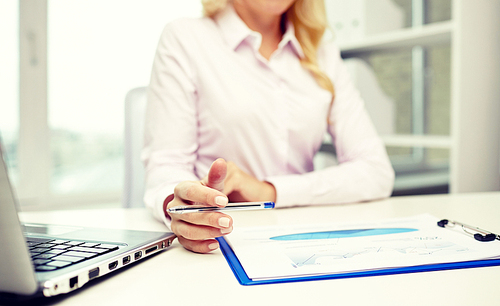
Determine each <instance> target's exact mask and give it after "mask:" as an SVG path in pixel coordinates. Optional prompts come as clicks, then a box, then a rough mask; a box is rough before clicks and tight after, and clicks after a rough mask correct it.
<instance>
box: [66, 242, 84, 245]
mask: <svg viewBox="0 0 500 306" xmlns="http://www.w3.org/2000/svg"><path fill="white" fill-rule="evenodd" d="M84 243H85V242H84V241H68V242H66V244H68V245H75V246H76V245H80V244H84Z"/></svg>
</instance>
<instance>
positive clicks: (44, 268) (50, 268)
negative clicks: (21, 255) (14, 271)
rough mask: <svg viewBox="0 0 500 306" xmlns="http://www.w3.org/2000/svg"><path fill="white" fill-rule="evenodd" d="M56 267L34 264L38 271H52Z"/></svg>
mask: <svg viewBox="0 0 500 306" xmlns="http://www.w3.org/2000/svg"><path fill="white" fill-rule="evenodd" d="M55 269H57V267H54V266H52V267H51V266H45V265H44V266H36V267H35V270H36V271H38V272H44V271H53V270H55Z"/></svg>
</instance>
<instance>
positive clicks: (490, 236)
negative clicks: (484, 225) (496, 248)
mask: <svg viewBox="0 0 500 306" xmlns="http://www.w3.org/2000/svg"><path fill="white" fill-rule="evenodd" d="M437 225H438V226H440V227H443V228H454V227H455V226H457V227H461V228H462V230H463V231H464V232H465V233H466V234H467V235H469V236H472V237H474V239H476V240H477V241H482V242H488V241H493V240H495V239H497V240H500V236H499V235H497V234H494V233H492V232H489V231H486V230H483V229H480V228H479V227H475V226H470V225H467V224H464V223H460V222H457V221H450V220H448V219H443V220H441V221H438V223H437Z"/></svg>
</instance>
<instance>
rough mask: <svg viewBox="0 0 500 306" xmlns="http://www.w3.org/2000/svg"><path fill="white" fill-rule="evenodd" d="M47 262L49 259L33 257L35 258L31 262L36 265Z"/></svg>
mask: <svg viewBox="0 0 500 306" xmlns="http://www.w3.org/2000/svg"><path fill="white" fill-rule="evenodd" d="M48 262H50V260H49V259H35V260H33V263H34V264H35V265H36V266H38V265H43V264H46V263H48Z"/></svg>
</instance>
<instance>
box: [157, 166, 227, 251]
mask: <svg viewBox="0 0 500 306" xmlns="http://www.w3.org/2000/svg"><path fill="white" fill-rule="evenodd" d="M227 170H228V169H227V164H226V162H225V161H224V160H223V159H217V160H216V161H215V162H214V163H213V164H212V166H211V167H210V170H209V172H208V176H207V177H206V178H205V179H203V180H202V181H199V182H191V181H185V182H181V183H179V184H178V185H177V186H176V187H175V190H174V194H173V195H172V196H170V197H168V198H167V199H166V200H165V203H168V204H167V205H166V208H172V207H175V206H186V205H202V206H217V207H224V206H226V205H227V203H228V198H227V196H226V195H225V194H224V193H223V192H222V191H223V189H224V180H225V179H226V173H227ZM169 215H170V218H171V219H172V224H171V230H172V231H173V232H174V234H176V235H177V238H178V240H179V242H180V243H181V244H182V245H183V246H184V247H185V248H186V249H188V250H191V251H193V252H197V253H208V252H210V251H213V250H215V249H217V248H218V247H219V243H218V242H217V240H215V239H214V238H216V237H220V236H223V235H226V234H229V233H230V232H231V231H232V230H233V220H232V219H231V217H230V216H228V215H226V214H224V213H221V212H203V213H189V214H169Z"/></svg>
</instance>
